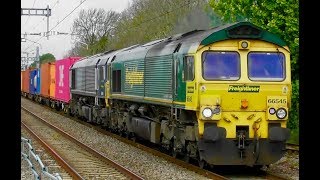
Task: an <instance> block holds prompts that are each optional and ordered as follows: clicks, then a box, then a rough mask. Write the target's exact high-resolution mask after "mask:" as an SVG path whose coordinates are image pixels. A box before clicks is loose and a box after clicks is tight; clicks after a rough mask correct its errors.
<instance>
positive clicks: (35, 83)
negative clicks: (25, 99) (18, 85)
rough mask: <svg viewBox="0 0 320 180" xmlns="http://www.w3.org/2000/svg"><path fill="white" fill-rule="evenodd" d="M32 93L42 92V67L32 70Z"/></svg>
mask: <svg viewBox="0 0 320 180" xmlns="http://www.w3.org/2000/svg"><path fill="white" fill-rule="evenodd" d="M29 87H30V94H36V95H38V94H40V69H33V70H31V71H30V86H29Z"/></svg>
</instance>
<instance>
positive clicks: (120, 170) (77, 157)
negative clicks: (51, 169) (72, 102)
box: [21, 107, 142, 179]
mask: <svg viewBox="0 0 320 180" xmlns="http://www.w3.org/2000/svg"><path fill="white" fill-rule="evenodd" d="M21 109H22V110H23V111H25V112H27V113H28V114H30V115H31V116H33V117H34V118H30V119H29V120H25V121H22V122H21V125H22V126H23V127H24V128H25V129H26V130H27V131H28V132H29V133H30V134H32V135H33V136H34V137H35V138H36V139H37V140H38V141H39V142H40V143H41V144H42V146H43V147H44V148H45V149H46V150H47V151H48V152H49V153H50V154H51V155H52V156H53V157H54V158H55V159H56V161H57V162H58V163H59V164H60V165H61V166H62V167H63V168H64V169H65V170H66V171H67V172H68V173H69V174H70V175H71V176H72V178H73V179H142V178H141V177H140V176H138V175H136V174H134V173H133V172H131V171H129V170H128V169H126V168H124V167H122V166H121V165H119V164H117V163H116V162H114V161H112V160H110V159H109V158H107V157H105V156H104V155H102V154H101V153H99V152H97V151H95V150H94V149H92V148H90V147H88V146H86V145H85V144H83V143H81V142H79V141H77V140H76V139H75V138H74V137H72V136H71V135H69V134H67V133H66V132H64V131H62V130H61V129H59V128H58V127H56V126H54V125H52V124H50V123H49V122H47V121H46V120H45V119H43V118H41V117H39V116H37V115H36V114H34V113H32V112H31V111H29V110H27V109H26V108H24V107H21ZM39 132H40V133H39Z"/></svg>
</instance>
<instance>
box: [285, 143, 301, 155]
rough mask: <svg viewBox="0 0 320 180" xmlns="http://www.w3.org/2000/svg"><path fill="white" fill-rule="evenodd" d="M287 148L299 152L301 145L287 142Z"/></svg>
mask: <svg viewBox="0 0 320 180" xmlns="http://www.w3.org/2000/svg"><path fill="white" fill-rule="evenodd" d="M286 150H287V151H289V152H297V153H299V145H298V144H293V143H287V144H286Z"/></svg>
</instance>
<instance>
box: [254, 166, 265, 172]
mask: <svg viewBox="0 0 320 180" xmlns="http://www.w3.org/2000/svg"><path fill="white" fill-rule="evenodd" d="M262 167H263V165H254V166H253V169H254V170H256V171H259V170H260V169H261V168H262Z"/></svg>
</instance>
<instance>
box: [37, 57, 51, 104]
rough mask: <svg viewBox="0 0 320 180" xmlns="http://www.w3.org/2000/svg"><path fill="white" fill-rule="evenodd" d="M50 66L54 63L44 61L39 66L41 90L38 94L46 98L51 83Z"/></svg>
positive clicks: (48, 94)
mask: <svg viewBox="0 0 320 180" xmlns="http://www.w3.org/2000/svg"><path fill="white" fill-rule="evenodd" d="M50 67H54V63H44V64H41V67H40V74H41V76H40V77H41V78H40V84H41V91H40V94H41V96H43V97H46V98H48V97H49V96H50V85H51V73H50Z"/></svg>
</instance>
